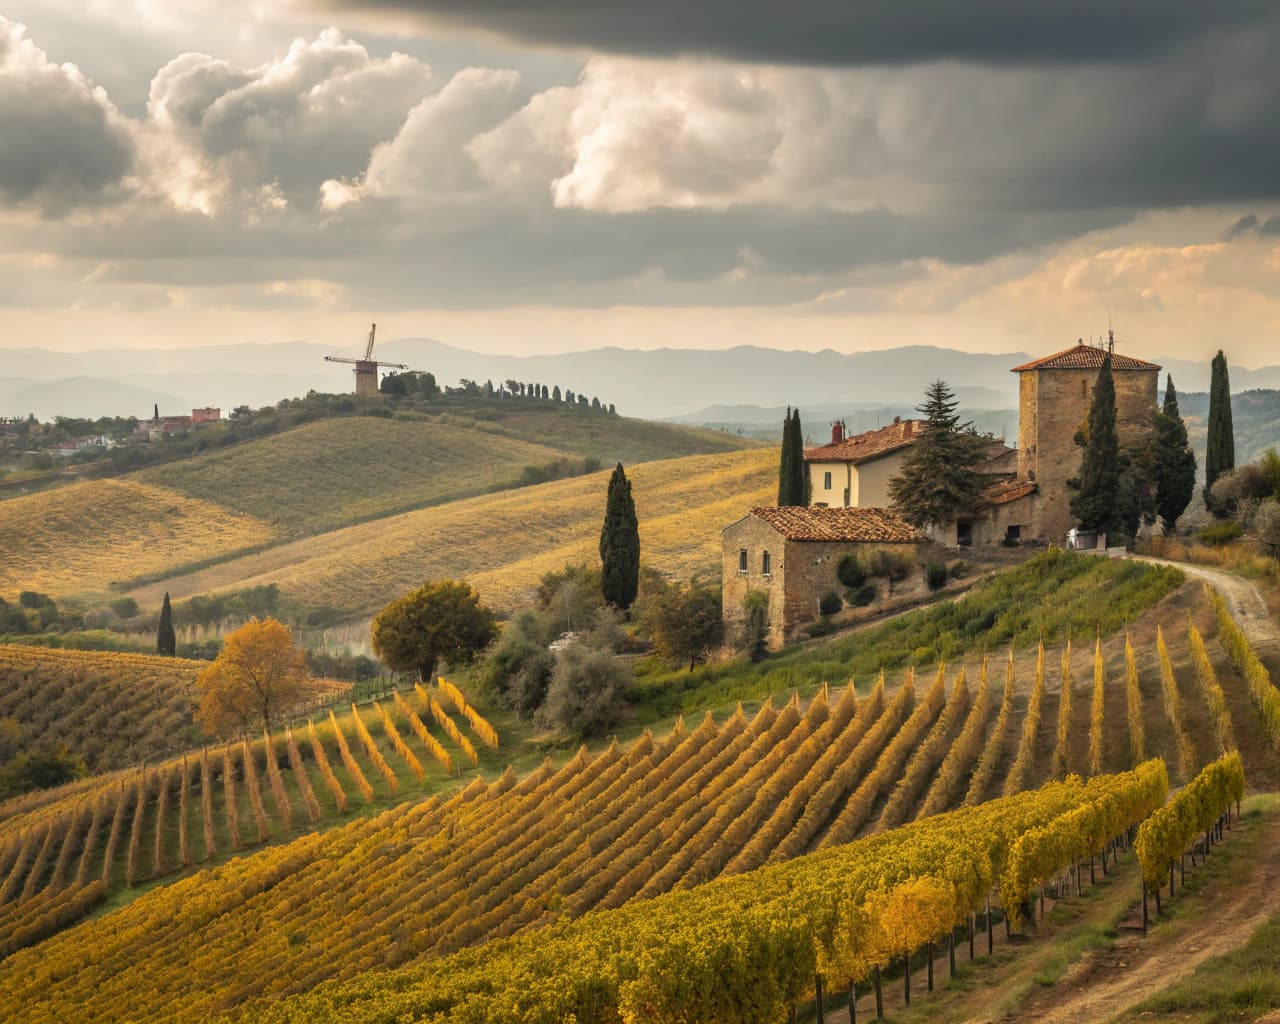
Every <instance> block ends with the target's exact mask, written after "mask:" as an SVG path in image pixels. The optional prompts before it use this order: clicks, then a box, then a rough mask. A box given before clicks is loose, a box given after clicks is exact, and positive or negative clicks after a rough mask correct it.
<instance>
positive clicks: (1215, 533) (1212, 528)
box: [1197, 519, 1244, 548]
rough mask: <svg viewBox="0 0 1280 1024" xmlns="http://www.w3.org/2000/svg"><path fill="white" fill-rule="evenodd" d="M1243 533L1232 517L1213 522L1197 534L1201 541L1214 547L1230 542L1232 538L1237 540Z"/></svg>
mask: <svg viewBox="0 0 1280 1024" xmlns="http://www.w3.org/2000/svg"><path fill="white" fill-rule="evenodd" d="M1243 535H1244V529H1243V528H1242V527H1241V526H1240V524H1239V523H1237V522H1236V521H1235V520H1233V519H1224V520H1223V521H1222V522H1220V523H1213V524H1211V525H1209V526H1206V527H1205V528H1204V529H1203V530H1201V531H1200V532H1199V533H1198V534H1197V536H1198V537H1199V538H1200V541H1201V543H1203V544H1208V545H1209V546H1210V547H1215V548H1217V547H1222V545H1224V544H1230V543H1231V542H1232V541H1233V540H1239V539H1240V538H1241V537H1242V536H1243Z"/></svg>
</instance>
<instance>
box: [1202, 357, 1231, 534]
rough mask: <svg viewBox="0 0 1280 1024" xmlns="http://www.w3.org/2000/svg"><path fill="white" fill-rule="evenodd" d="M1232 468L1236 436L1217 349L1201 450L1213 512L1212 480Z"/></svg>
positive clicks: (1208, 501) (1207, 498)
mask: <svg viewBox="0 0 1280 1024" xmlns="http://www.w3.org/2000/svg"><path fill="white" fill-rule="evenodd" d="M1235 467H1236V438H1235V432H1234V430H1233V428H1232V426H1231V384H1230V382H1229V380H1228V379H1227V360H1226V357H1225V356H1224V355H1223V354H1222V349H1218V354H1217V355H1216V356H1214V357H1213V378H1212V380H1211V381H1210V383H1209V438H1208V443H1207V445H1206V446H1205V452H1204V502H1205V504H1206V505H1208V506H1209V508H1210V510H1211V511H1213V512H1214V514H1215V515H1216V514H1218V511H1219V510H1218V509H1215V508H1214V507H1213V503H1212V501H1211V499H1210V495H1209V492H1210V490H1212V488H1213V482H1214V481H1215V480H1217V479H1218V477H1220V476H1221V475H1222V474H1223V473H1225V472H1227V471H1228V470H1231V469H1235Z"/></svg>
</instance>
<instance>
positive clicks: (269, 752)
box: [262, 729, 293, 835]
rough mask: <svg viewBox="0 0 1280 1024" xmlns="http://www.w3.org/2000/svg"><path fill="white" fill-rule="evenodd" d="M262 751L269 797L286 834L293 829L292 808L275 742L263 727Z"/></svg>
mask: <svg viewBox="0 0 1280 1024" xmlns="http://www.w3.org/2000/svg"><path fill="white" fill-rule="evenodd" d="M262 752H263V757H264V758H265V760H266V769H267V784H268V785H269V786H270V787H271V799H272V801H273V802H274V803H275V805H276V816H277V817H278V818H279V819H280V824H281V826H282V827H283V828H284V831H285V834H286V835H288V834H289V833H290V832H292V831H293V808H292V807H290V806H289V791H288V790H287V789H285V786H284V776H283V775H281V774H280V762H279V760H277V758H276V745H275V742H274V741H273V740H272V739H271V734H270V733H269V732H267V731H266V730H265V729H263V730H262Z"/></svg>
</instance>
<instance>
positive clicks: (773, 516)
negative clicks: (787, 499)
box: [721, 506, 926, 646]
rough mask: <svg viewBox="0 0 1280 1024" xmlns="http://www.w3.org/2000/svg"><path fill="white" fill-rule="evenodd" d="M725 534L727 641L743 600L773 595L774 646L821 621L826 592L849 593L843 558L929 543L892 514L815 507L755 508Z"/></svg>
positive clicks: (771, 634)
mask: <svg viewBox="0 0 1280 1024" xmlns="http://www.w3.org/2000/svg"><path fill="white" fill-rule="evenodd" d="M722 536H723V566H722V571H721V580H722V588H723V607H724V621H725V635H726V636H728V637H733V636H735V635H737V633H738V632H739V630H740V629H741V627H742V621H743V610H742V602H743V598H745V597H746V596H747V592H748V591H749V590H760V591H763V592H764V593H766V594H768V595H769V643H770V646H779V645H781V644H783V643H785V642H786V640H787V639H788V638H789V637H790V636H791V634H792V633H793V632H794V631H795V630H796V628H797V627H799V626H802V625H804V624H805V623H808V622H812V621H813V620H814V619H816V618H817V617H818V600H819V598H820V597H821V596H822V595H823V594H825V593H826V592H827V591H829V590H834V591H836V592H837V593H840V592H841V591H843V590H844V587H843V585H842V584H841V583H840V581H839V580H838V579H837V577H836V566H837V565H839V564H840V559H842V558H843V557H844V556H845V555H847V554H849V553H850V552H854V551H857V552H863V553H871V552H873V551H874V550H875V549H876V548H877V547H882V546H892V547H895V548H903V547H908V548H911V549H912V550H914V549H915V548H916V547H917V546H918V545H920V544H923V543H925V541H926V538H925V536H924V535H923V534H921V533H920V532H919V531H917V530H916V529H915V528H914V527H912V526H911V525H909V524H908V523H906V522H905V521H904V520H902V519H901V518H899V517H898V516H897V515H895V514H894V513H893V512H890V511H889V510H888V509H883V508H820V507H816V506H809V507H804V506H791V507H782V508H779V507H777V506H770V507H765V508H753V509H752V510H751V511H750V513H748V514H747V515H745V516H743V517H742V518H741V519H739V520H738V521H737V522H736V523H734V524H732V525H731V526H728V527H726V528H725V530H724V533H723V535H722Z"/></svg>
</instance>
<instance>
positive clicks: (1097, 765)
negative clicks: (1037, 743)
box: [1089, 636, 1107, 775]
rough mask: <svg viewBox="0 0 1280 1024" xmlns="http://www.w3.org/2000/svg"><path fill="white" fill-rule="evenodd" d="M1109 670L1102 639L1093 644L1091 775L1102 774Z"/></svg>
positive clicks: (1090, 711) (1090, 721)
mask: <svg viewBox="0 0 1280 1024" xmlns="http://www.w3.org/2000/svg"><path fill="white" fill-rule="evenodd" d="M1106 699H1107V670H1106V664H1105V662H1104V661H1103V659H1102V637H1101V636H1099V637H1098V638H1097V639H1096V640H1095V641H1094V644H1093V699H1092V701H1091V702H1090V704H1089V774H1090V775H1101V774H1102V738H1103V733H1102V728H1103V725H1104V724H1105V723H1104V719H1105V712H1106Z"/></svg>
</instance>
